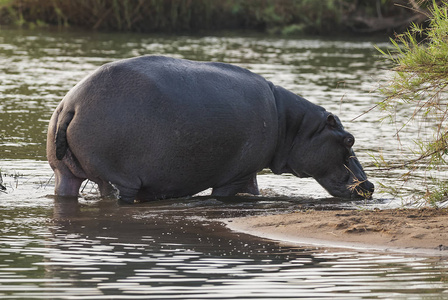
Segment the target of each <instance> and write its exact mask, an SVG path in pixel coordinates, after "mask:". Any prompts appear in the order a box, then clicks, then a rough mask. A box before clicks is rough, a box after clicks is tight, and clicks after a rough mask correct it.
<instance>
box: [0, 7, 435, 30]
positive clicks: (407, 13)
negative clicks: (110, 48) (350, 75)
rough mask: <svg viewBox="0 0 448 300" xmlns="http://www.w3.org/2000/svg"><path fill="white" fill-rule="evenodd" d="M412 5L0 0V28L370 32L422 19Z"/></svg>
mask: <svg viewBox="0 0 448 300" xmlns="http://www.w3.org/2000/svg"><path fill="white" fill-rule="evenodd" d="M415 1H417V0H409V1H408V0H371V1H358V0H322V1H316V0H223V1H215V0H70V1H68V0H51V1H50V0H0V24H8V25H16V26H28V27H36V26H49V25H56V26H60V27H67V26H71V27H82V28H86V29H95V30H116V31H135V32H189V33H195V32H201V31H211V30H236V29H243V30H246V29H247V30H258V31H262V32H268V33H275V34H285V35H288V34H300V33H319V34H325V33H334V32H348V31H351V32H376V31H392V30H401V29H404V28H406V27H407V26H408V25H409V24H410V22H415V23H420V22H422V21H424V20H425V19H426V16H425V14H424V13H423V14H422V12H424V11H425V10H426V4H418V5H417V3H416V2H415ZM418 2H419V3H422V1H418ZM425 2H428V1H423V3H425ZM406 7H408V8H406ZM409 8H411V9H409Z"/></svg>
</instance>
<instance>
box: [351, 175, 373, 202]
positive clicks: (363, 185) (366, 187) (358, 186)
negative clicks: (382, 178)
mask: <svg viewBox="0 0 448 300" xmlns="http://www.w3.org/2000/svg"><path fill="white" fill-rule="evenodd" d="M347 188H348V190H349V191H350V192H351V198H363V199H367V200H370V199H372V195H373V191H374V190H375V186H374V185H373V183H371V182H370V181H368V180H364V181H355V182H354V183H352V184H350V185H348V186H347Z"/></svg>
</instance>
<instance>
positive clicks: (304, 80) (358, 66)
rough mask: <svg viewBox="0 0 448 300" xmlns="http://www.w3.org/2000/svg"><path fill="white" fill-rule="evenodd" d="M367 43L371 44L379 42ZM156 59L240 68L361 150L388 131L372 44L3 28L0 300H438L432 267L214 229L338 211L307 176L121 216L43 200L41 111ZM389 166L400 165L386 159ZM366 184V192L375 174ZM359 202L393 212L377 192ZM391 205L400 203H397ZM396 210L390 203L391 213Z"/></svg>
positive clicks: (91, 196) (47, 181)
mask: <svg viewBox="0 0 448 300" xmlns="http://www.w3.org/2000/svg"><path fill="white" fill-rule="evenodd" d="M376 44H381V42H377V43H376ZM144 54H164V55H170V56H174V57H182V58H188V59H195V60H207V61H224V62H230V63H235V64H238V65H241V66H243V67H247V68H250V69H251V70H253V71H254V72H257V73H260V74H261V75H263V76H265V77H266V78H268V79H269V80H272V81H273V82H275V83H276V84H279V85H282V86H284V87H285V88H288V89H290V90H292V91H294V92H296V93H299V94H301V95H302V96H304V97H306V98H308V99H310V100H312V101H313V102H315V103H317V104H320V105H323V106H325V107H326V108H327V109H328V110H330V111H332V112H334V113H336V114H339V116H340V117H341V119H342V121H343V122H344V125H345V127H346V128H347V129H348V130H349V131H351V132H352V133H353V134H354V135H355V136H356V139H357V145H356V149H357V155H358V157H359V158H360V160H361V161H362V162H364V164H366V162H368V161H369V158H368V151H371V152H377V151H383V152H384V153H389V154H390V157H392V159H393V158H394V156H393V155H392V154H393V153H395V146H394V145H393V143H389V142H388V141H389V140H390V139H391V137H392V136H393V133H394V130H395V129H394V128H392V127H388V126H383V127H380V125H379V124H378V123H377V122H376V121H377V118H378V115H376V114H375V113H373V114H368V115H365V116H363V117H362V118H359V119H357V120H356V121H353V122H351V120H352V119H353V118H354V117H356V116H358V115H359V114H360V113H362V112H363V111H364V110H366V109H368V108H370V107H371V105H372V104H373V103H374V102H375V101H376V100H377V99H376V98H377V96H376V95H375V93H370V92H371V91H372V90H374V88H375V87H376V86H377V84H378V83H377V81H379V80H381V79H382V78H384V77H385V76H386V75H387V74H386V72H385V71H382V70H381V68H382V65H381V62H380V61H379V60H377V59H376V57H375V56H376V50H374V49H373V47H372V43H371V42H369V41H359V40H331V39H326V40H324V39H278V38H272V37H269V38H267V37H263V36H262V37H260V36H247V37H188V36H148V35H135V34H104V33H101V34H100V33H85V32H39V31H21V30H9V29H4V28H2V30H1V31H0V95H1V99H0V155H1V157H0V169H1V172H2V174H3V177H4V178H3V184H4V185H5V186H6V187H7V189H8V193H7V194H5V193H1V192H0V212H1V215H2V217H1V218H0V298H7V299H14V298H24V299H31V298H32V299H39V298H46V299H48V298H64V299H109V298H114V299H116V298H122V299H126V298H129V299H138V298H142V299H296V298H300V297H301V298H320V299H325V298H326V299H360V298H407V299H408V298H409V299H411V298H415V299H422V298H436V299H441V298H444V297H445V298H446V297H448V292H447V291H448V279H447V278H448V276H447V270H448V266H447V263H446V260H443V259H438V258H416V257H411V256H401V255H387V254H381V253H358V252H356V251H350V252H341V251H339V252H335V251H327V250H325V249H315V248H309V247H303V248H301V247H294V248H293V247H282V246H280V245H279V244H277V243H274V242H269V241H266V240H261V239H258V238H254V237H251V236H247V235H243V234H236V233H232V232H229V231H227V230H226V229H225V228H224V227H222V226H221V225H220V224H218V223H216V222H212V221H210V219H211V218H222V217H233V216H240V215H249V214H259V213H267V212H279V211H281V212H284V211H294V210H297V209H300V208H303V207H304V206H306V207H309V206H313V207H319V208H329V207H334V206H335V205H336V204H337V207H342V206H351V207H353V206H361V205H365V204H366V203H364V202H351V201H350V202H341V201H340V200H339V199H334V198H328V194H327V193H326V192H325V191H324V190H323V189H322V188H321V187H320V186H319V185H318V184H317V183H315V182H314V181H313V180H311V179H297V178H294V177H292V176H287V175H285V176H274V175H272V174H270V173H263V174H262V175H260V176H259V184H260V188H261V189H262V192H263V195H264V197H261V198H260V197H258V198H257V197H248V198H245V199H244V201H243V200H242V199H232V198H228V199H214V198H210V197H208V196H206V195H207V192H205V193H202V194H201V195H202V196H203V197H196V198H193V199H181V200H176V201H159V202H154V203H146V204H140V205H133V206H120V205H119V204H118V203H116V201H115V200H111V199H102V200H99V199H97V198H96V195H97V194H96V188H95V187H94V186H92V185H90V184H87V185H86V186H85V187H83V190H82V194H83V197H82V198H81V199H80V202H78V201H70V200H67V199H65V200H66V201H60V200H58V199H53V197H51V196H47V195H49V194H50V195H51V194H52V193H53V185H54V183H53V180H52V172H51V169H50V168H49V166H48V164H47V163H46V161H45V139H46V127H47V124H48V120H49V118H50V116H51V113H52V111H53V110H54V108H55V107H56V105H57V104H58V102H59V101H60V99H61V98H62V97H63V96H64V95H65V93H66V92H67V91H68V90H69V89H70V88H71V87H72V86H74V85H75V84H76V83H77V82H78V81H79V80H80V79H81V78H83V77H84V76H86V75H87V74H89V73H90V72H92V71H93V70H94V69H95V68H97V67H98V66H100V65H102V64H104V63H106V62H109V61H113V60H116V59H119V58H127V57H131V56H137V55H144ZM396 157H397V158H398V156H396ZM366 169H367V170H366V171H367V173H368V174H369V175H370V177H371V178H372V179H373V181H374V182H375V181H376V179H382V180H393V178H389V179H388V178H382V176H383V174H380V173H375V172H372V170H371V168H369V167H368V166H367V168H366ZM375 197H376V198H375V200H374V201H373V202H368V204H372V203H373V204H374V205H384V203H389V204H388V205H390V206H393V205H394V203H395V205H396V204H397V201H396V200H394V199H390V198H389V199H388V198H387V197H383V196H381V195H376V196H375ZM398 202H399V201H398ZM398 205H399V203H398Z"/></svg>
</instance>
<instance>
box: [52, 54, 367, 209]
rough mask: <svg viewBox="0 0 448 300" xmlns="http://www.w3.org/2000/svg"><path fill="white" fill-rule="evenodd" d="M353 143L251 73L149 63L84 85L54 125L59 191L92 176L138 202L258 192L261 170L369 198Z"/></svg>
mask: <svg viewBox="0 0 448 300" xmlns="http://www.w3.org/2000/svg"><path fill="white" fill-rule="evenodd" d="M353 143H354V137H353V136H352V135H351V134H350V133H348V132H346V131H345V130H344V128H343V127H342V125H341V122H340V121H339V119H338V118H337V117H336V116H334V115H332V114H331V113H329V112H327V111H326V110H325V109H324V108H322V107H320V106H317V105H314V104H312V103H311V102H309V101H307V100H305V99H303V98H301V97H299V96H297V95H295V94H293V93H291V92H289V91H287V90H285V89H283V88H282V87H279V86H275V85H273V84H272V83H270V82H268V81H266V80H265V79H264V78H263V77H261V76H259V75H256V74H254V73H252V72H250V71H248V70H246V69H242V68H239V67H236V66H233V65H229V64H223V63H200V62H193V61H188V60H179V59H173V58H167V57H157V56H144V57H138V58H133V59H127V60H121V61H118V62H114V63H110V64H106V65H104V66H102V67H101V68H99V69H98V70H97V71H95V72H94V73H93V74H91V75H90V76H88V77H86V78H85V79H84V80H82V81H81V82H80V83H78V84H77V85H76V86H75V87H74V88H73V89H72V90H71V91H70V92H69V93H68V94H67V95H66V96H65V97H64V99H63V100H62V101H61V103H60V104H59V106H58V107H57V109H56V110H55V112H54V113H53V116H52V118H51V120H50V125H49V128H48V138H47V157H48V161H49V163H50V165H51V167H52V168H53V170H54V172H55V180H56V187H55V193H56V194H57V195H59V196H77V195H78V192H79V188H80V186H81V183H82V182H83V181H84V180H85V179H90V180H92V181H94V182H96V183H97V184H98V186H99V189H100V192H101V195H103V196H106V195H108V194H110V193H112V192H113V191H114V190H115V189H116V190H118V192H119V197H120V198H121V199H122V200H124V201H127V202H133V201H134V200H142V201H148V200H154V199H163V198H174V197H182V196H188V195H193V194H196V193H198V192H200V191H202V190H205V189H207V188H210V187H211V188H213V195H216V196H231V195H235V194H237V193H252V194H255V195H256V194H258V193H259V191H258V186H257V181H256V174H257V172H259V171H261V170H262V169H264V168H270V169H271V170H272V171H273V172H274V173H276V174H281V173H292V174H294V175H296V176H298V177H313V178H315V179H316V180H317V182H319V183H320V184H321V185H322V186H323V187H324V188H325V189H326V190H327V191H328V192H329V193H330V194H331V195H333V196H336V197H343V198H359V197H365V198H369V197H370V195H371V194H372V193H373V189H374V187H373V184H372V183H370V182H369V181H367V178H366V175H365V173H364V171H363V169H362V167H361V165H360V163H359V162H358V160H357V159H356V156H355V154H354V152H353V150H352V146H353Z"/></svg>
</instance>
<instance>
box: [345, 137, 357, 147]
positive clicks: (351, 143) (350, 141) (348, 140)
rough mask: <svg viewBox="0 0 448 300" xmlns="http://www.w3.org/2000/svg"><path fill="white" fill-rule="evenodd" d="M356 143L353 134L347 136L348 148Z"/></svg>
mask: <svg viewBox="0 0 448 300" xmlns="http://www.w3.org/2000/svg"><path fill="white" fill-rule="evenodd" d="M353 144H355V138H354V137H353V136H347V137H345V138H344V145H345V146H346V147H347V148H351V147H352V146H353Z"/></svg>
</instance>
